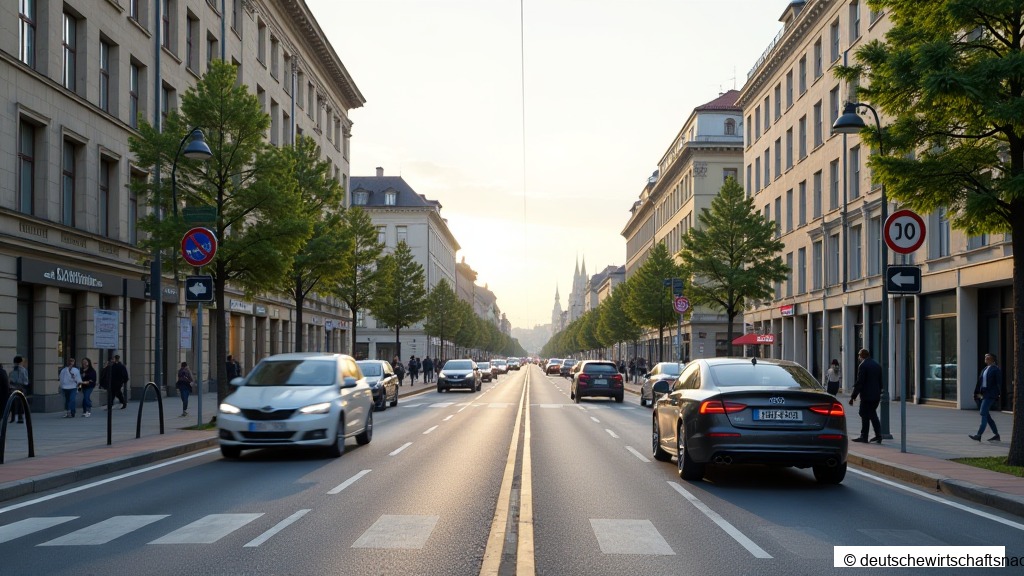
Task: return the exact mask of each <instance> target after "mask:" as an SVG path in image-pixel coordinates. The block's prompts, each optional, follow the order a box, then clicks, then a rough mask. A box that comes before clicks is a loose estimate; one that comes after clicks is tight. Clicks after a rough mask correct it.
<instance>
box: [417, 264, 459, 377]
mask: <svg viewBox="0 0 1024 576" xmlns="http://www.w3.org/2000/svg"><path fill="white" fill-rule="evenodd" d="M460 328H462V315H461V314H460V313H459V297H458V296H456V295H455V292H454V291H452V287H451V284H449V283H448V281H447V280H445V279H444V278H442V279H441V280H440V281H439V282H438V283H437V284H436V285H434V288H433V289H432V290H431V291H430V293H429V294H428V295H427V317H426V320H425V321H424V322H423V330H424V331H425V332H426V333H427V334H429V335H430V336H432V337H434V338H437V339H438V340H440V341H441V354H440V356H441V359H442V360H446V359H447V358H445V357H446V356H447V354H446V352H445V351H444V347H445V342H450V341H451V340H452V339H453V338H454V337H455V334H456V333H458V331H459V329H460Z"/></svg>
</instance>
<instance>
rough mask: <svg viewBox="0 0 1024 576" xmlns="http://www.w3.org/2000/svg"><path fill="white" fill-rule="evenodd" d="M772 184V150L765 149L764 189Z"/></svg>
mask: <svg viewBox="0 0 1024 576" xmlns="http://www.w3.org/2000/svg"><path fill="white" fill-rule="evenodd" d="M771 183H772V150H771V148H765V149H764V187H765V188H767V187H768V185H769V184H771Z"/></svg>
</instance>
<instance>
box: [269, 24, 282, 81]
mask: <svg viewBox="0 0 1024 576" xmlns="http://www.w3.org/2000/svg"><path fill="white" fill-rule="evenodd" d="M280 56H281V43H280V42H279V41H278V40H277V38H276V37H274V35H273V34H271V36H270V75H271V76H273V77H274V78H275V79H276V78H279V77H280V71H279V70H278V64H277V61H278V59H279V58H280Z"/></svg>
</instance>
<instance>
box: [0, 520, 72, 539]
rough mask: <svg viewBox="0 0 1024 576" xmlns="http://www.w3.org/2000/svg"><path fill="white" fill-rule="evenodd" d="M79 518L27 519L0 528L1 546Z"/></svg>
mask: <svg viewBox="0 0 1024 576" xmlns="http://www.w3.org/2000/svg"><path fill="white" fill-rule="evenodd" d="M77 519H78V516H53V517H50V518H25V519H24V520H19V521H17V522H14V523H12V524H8V525H6V526H0V544H3V543H4V542H10V541H11V540H14V539H15V538H21V537H22V536H28V535H29V534H33V533H35V532H39V531H41V530H46V529H47V528H53V527H54V526H58V525H60V524H63V523H65V522H71V521H72V520H77Z"/></svg>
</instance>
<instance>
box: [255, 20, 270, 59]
mask: <svg viewBox="0 0 1024 576" xmlns="http://www.w3.org/2000/svg"><path fill="white" fill-rule="evenodd" d="M256 38H257V40H256V59H257V60H259V61H260V64H263V65H264V66H266V65H267V25H266V24H264V23H263V20H260V19H258V18H257V19H256Z"/></svg>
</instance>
